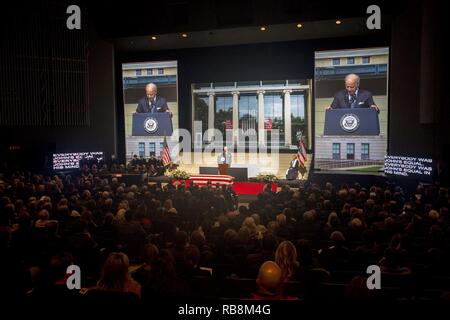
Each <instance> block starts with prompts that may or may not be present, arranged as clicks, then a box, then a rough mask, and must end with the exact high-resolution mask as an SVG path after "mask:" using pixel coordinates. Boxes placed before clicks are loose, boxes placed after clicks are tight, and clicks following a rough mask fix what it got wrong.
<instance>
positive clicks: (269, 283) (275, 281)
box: [256, 261, 283, 294]
mask: <svg viewBox="0 0 450 320" xmlns="http://www.w3.org/2000/svg"><path fill="white" fill-rule="evenodd" d="M282 283H283V278H282V271H281V268H280V267H279V266H278V265H277V264H276V263H275V262H273V261H266V262H264V263H263V264H262V265H261V267H260V268H259V273H258V278H257V279H256V286H257V289H258V291H268V292H270V293H274V294H275V293H276V292H277V290H278V289H279V288H280V285H281V284H282ZM261 289H262V290H261Z"/></svg>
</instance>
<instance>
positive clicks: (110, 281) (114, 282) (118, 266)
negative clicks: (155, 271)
mask: <svg viewBox="0 0 450 320" xmlns="http://www.w3.org/2000/svg"><path fill="white" fill-rule="evenodd" d="M129 266H130V262H129V260H128V257H127V255H126V254H124V253H121V252H113V253H111V254H110V255H109V257H108V259H106V262H105V264H104V265H103V269H102V272H101V276H100V280H99V281H98V282H97V287H98V288H100V289H102V290H108V291H118V292H124V290H125V287H126V284H127V282H128V281H129V279H130V276H129V273H128V268H129Z"/></svg>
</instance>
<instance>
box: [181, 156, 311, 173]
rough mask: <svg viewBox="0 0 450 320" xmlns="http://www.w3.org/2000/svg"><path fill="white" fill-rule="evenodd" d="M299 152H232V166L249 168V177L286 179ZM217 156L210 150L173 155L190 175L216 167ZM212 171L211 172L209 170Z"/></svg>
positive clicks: (309, 163) (309, 160) (308, 163)
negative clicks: (271, 175)
mask: <svg viewBox="0 0 450 320" xmlns="http://www.w3.org/2000/svg"><path fill="white" fill-rule="evenodd" d="M296 154H297V150H290V152H288V153H285V152H283V153H281V152H280V153H273V154H271V153H267V154H265V153H257V152H232V162H231V168H247V169H248V177H247V178H248V179H251V178H254V177H256V176H257V175H258V174H274V175H275V176H276V177H277V178H278V179H285V177H286V170H287V169H288V168H289V164H290V162H291V160H292V157H293V156H294V155H296ZM217 156H218V154H215V153H212V152H210V153H208V152H184V153H182V154H180V155H179V156H177V157H173V161H174V163H176V164H178V165H179V169H181V170H184V171H186V172H187V173H188V174H190V175H194V174H200V168H201V167H209V168H212V167H216V168H217ZM311 161H312V156H311V154H308V155H307V161H306V169H307V172H306V174H305V175H304V177H303V179H304V180H307V179H308V171H309V168H310V166H311ZM208 173H211V172H208Z"/></svg>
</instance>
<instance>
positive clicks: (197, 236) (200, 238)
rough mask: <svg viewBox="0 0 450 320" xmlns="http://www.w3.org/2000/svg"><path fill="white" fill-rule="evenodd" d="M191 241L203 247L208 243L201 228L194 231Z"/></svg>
mask: <svg viewBox="0 0 450 320" xmlns="http://www.w3.org/2000/svg"><path fill="white" fill-rule="evenodd" d="M190 243H192V244H193V245H196V246H197V247H199V248H201V247H202V246H203V245H204V244H205V243H206V239H205V235H204V234H203V232H201V231H200V230H194V231H192V233H191V236H190Z"/></svg>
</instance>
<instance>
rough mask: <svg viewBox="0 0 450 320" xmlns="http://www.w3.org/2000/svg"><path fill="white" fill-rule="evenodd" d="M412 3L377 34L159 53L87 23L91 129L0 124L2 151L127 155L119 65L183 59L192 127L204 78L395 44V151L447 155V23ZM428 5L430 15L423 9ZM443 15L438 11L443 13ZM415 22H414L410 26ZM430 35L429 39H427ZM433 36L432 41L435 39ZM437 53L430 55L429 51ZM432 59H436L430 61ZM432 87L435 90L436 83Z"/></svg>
mask: <svg viewBox="0 0 450 320" xmlns="http://www.w3.org/2000/svg"><path fill="white" fill-rule="evenodd" d="M425 3H426V2H424V3H423V4H421V3H420V2H418V4H416V5H411V6H410V7H408V8H406V9H405V10H404V12H402V13H401V14H399V15H398V16H395V17H394V18H393V20H392V27H391V30H390V32H387V33H385V34H384V35H382V36H377V37H371V36H366V37H359V38H338V39H326V40H309V41H295V42H284V43H267V44H254V45H241V46H224V47H215V48H195V49H182V50H172V51H161V52H144V53H134V54H130V53H127V54H125V53H120V52H114V47H113V44H112V43H111V42H109V41H106V40H103V39H100V38H99V37H98V36H97V33H96V31H95V30H94V27H93V26H94V24H90V25H89V50H88V51H89V94H88V99H89V110H90V111H89V112H90V124H89V125H88V126H86V127H71V128H61V127H58V128H54V127H46V128H36V127H19V126H13V127H11V126H9V127H0V134H1V136H2V146H3V147H5V146H8V145H11V144H18V145H23V146H26V145H29V144H34V145H38V146H41V148H40V149H41V150H44V149H48V150H51V151H58V152H64V151H88V150H89V151H97V150H103V151H105V152H106V153H107V154H111V153H118V154H121V153H122V154H123V152H124V147H123V138H124V137H123V114H122V113H123V109H122V108H121V106H120V105H121V99H122V96H121V73H120V72H121V70H120V63H121V62H126V61H139V60H140V61H152V60H169V59H175V60H178V63H179V69H178V79H179V106H180V115H181V117H180V126H181V127H187V128H189V127H190V123H191V119H190V114H191V113H190V107H191V106H190V103H191V102H190V101H191V97H190V84H191V83H195V82H204V81H229V80H255V79H262V80H264V79H267V80H273V79H288V78H292V79H298V78H313V67H314V59H313V57H314V51H315V50H326V49H339V48H358V47H366V46H381V45H389V46H390V47H391V57H390V58H391V62H390V77H389V103H390V124H389V136H390V140H389V152H390V153H392V154H405V155H408V154H411V155H412V154H424V155H431V156H434V157H438V156H441V155H443V154H445V150H446V149H448V148H446V147H447V146H448V145H449V141H450V140H449V138H448V134H447V128H446V124H447V123H448V119H449V112H448V109H447V108H445V107H444V106H445V105H446V104H447V105H448V102H449V101H448V97H446V96H445V95H444V93H443V81H442V80H443V79H444V72H441V71H440V70H444V69H443V68H445V67H448V65H447V62H446V61H445V59H444V58H443V52H444V51H443V47H442V45H443V43H444V41H442V42H439V39H440V37H443V35H444V33H443V32H434V33H433V31H436V30H437V31H439V30H440V29H439V26H440V23H441V22H443V21H444V19H442V20H440V19H438V20H437V21H433V20H432V19H430V16H433V15H434V14H436V10H437V9H436V8H434V7H427V6H426V4H425ZM423 6H425V10H424V7H423ZM437 11H439V10H437ZM411 21H415V22H416V23H411ZM424 34H426V35H428V36H427V37H424ZM430 38H431V40H430ZM430 41H432V42H431V47H432V48H434V49H433V50H434V51H433V50H432V51H431V52H430V50H429V49H427V48H429V47H430ZM430 58H432V59H430ZM430 84H431V85H430Z"/></svg>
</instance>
